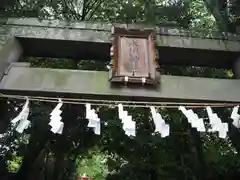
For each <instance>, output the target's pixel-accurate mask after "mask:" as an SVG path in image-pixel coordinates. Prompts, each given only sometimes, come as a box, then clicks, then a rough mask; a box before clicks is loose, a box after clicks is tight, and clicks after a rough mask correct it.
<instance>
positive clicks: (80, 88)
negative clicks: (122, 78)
mask: <svg viewBox="0 0 240 180" xmlns="http://www.w3.org/2000/svg"><path fill="white" fill-rule="evenodd" d="M239 89H240V80H228V79H209V78H193V77H179V76H162V78H161V87H159V88H158V89H146V88H143V87H139V88H129V87H126V86H123V87H120V88H119V87H118V88H113V87H111V85H110V83H109V82H108V74H107V72H102V71H78V70H63V69H61V70H60V69H44V68H24V67H12V68H11V69H10V71H9V73H8V74H7V75H5V77H4V79H3V81H2V82H1V83H0V92H6V91H7V92H8V93H12V94H21V95H32V94H37V95H38V96H43V95H49V94H51V95H53V96H59V95H65V96H68V97H69V96H81V97H84V98H102V99H103V98H104V99H111V98H114V99H116V100H118V99H119V100H120V99H128V100H129V98H130V99H131V100H134V99H135V100H136V99H137V100H143V99H144V100H154V101H167V100H170V101H182V100H184V101H195V102H209V101H216V102H237V103H239V102H240V94H239Z"/></svg>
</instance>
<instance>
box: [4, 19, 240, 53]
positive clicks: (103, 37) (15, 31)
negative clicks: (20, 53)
mask: <svg viewBox="0 0 240 180" xmlns="http://www.w3.org/2000/svg"><path fill="white" fill-rule="evenodd" d="M113 25H115V26H124V27H126V26H128V27H129V28H140V29H145V28H153V29H155V30H156V32H157V35H158V36H157V37H158V38H157V39H158V45H159V46H160V47H161V46H169V47H177V48H190V49H204V50H205V49H212V50H220V51H233V52H238V51H239V49H240V42H239V41H238V40H240V36H239V35H233V34H228V35H227V36H224V37H223V36H222V35H219V33H216V32H210V33H209V32H208V34H207V33H206V32H196V31H195V32H194V31H186V30H183V29H173V28H166V27H150V26H145V25H132V24H129V25H126V24H109V23H99V22H94V23H91V22H67V21H59V20H51V21H50V20H41V21H40V20H38V19H35V18H22V19H16V18H15V19H14V18H9V19H8V20H7V21H6V22H5V26H6V28H9V31H10V33H11V34H12V35H14V36H17V37H26V38H43V39H61V40H75V41H89V42H105V43H110V38H109V35H110V30H111V27H112V26H113ZM216 34H217V35H216ZM199 37H200V38H199ZM222 39H225V40H222ZM227 39H228V40H227Z"/></svg>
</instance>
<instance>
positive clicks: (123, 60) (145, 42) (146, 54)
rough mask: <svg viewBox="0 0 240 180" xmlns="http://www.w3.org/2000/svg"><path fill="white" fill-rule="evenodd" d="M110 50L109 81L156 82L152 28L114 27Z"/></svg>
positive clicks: (155, 59)
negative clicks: (130, 28) (131, 28)
mask: <svg viewBox="0 0 240 180" xmlns="http://www.w3.org/2000/svg"><path fill="white" fill-rule="evenodd" d="M111 51H112V52H111V56H112V60H113V61H112V69H111V70H110V81H111V82H126V79H127V82H130V83H131V82H133V83H141V84H142V83H146V84H156V83H157V81H158V80H157V78H156V68H157V63H156V62H157V58H156V48H155V34H154V31H153V30H143V31H142V30H127V29H124V28H114V31H113V46H112V48H111Z"/></svg>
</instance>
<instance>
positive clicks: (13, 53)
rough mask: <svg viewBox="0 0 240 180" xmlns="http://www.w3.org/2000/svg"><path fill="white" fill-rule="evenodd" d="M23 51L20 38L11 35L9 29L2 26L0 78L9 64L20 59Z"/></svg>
mask: <svg viewBox="0 0 240 180" xmlns="http://www.w3.org/2000/svg"><path fill="white" fill-rule="evenodd" d="M22 52H23V51H22V47H21V45H20V44H19V42H18V40H17V39H16V38H15V37H12V36H9V34H8V31H7V30H6V29H3V28H1V27H0V80H1V79H2V76H3V75H4V73H5V71H6V69H7V68H8V67H9V65H10V64H11V63H12V62H16V61H18V60H19V58H20V56H21V55H22Z"/></svg>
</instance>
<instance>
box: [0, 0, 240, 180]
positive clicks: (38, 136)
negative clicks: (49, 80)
mask: <svg viewBox="0 0 240 180" xmlns="http://www.w3.org/2000/svg"><path fill="white" fill-rule="evenodd" d="M215 3H216V1H215ZM232 3H233V2H232ZM213 4H214V2H213V1H203V0H194V1H164V0H148V1H145V0H114V1H113V0H74V1H73V0H71V1H70V0H51V1H50V0H46V1H42V0H39V1H35V0H21V1H16V2H14V1H13V2H11V3H9V4H7V5H6V4H5V5H2V6H0V7H3V8H2V12H4V13H2V16H12V17H38V18H40V19H44V18H47V19H52V18H57V19H64V20H69V21H71V20H92V21H95V20H98V21H107V22H119V23H132V22H137V23H145V24H151V25H160V26H177V27H183V28H191V29H193V30H195V29H201V30H202V31H204V33H207V35H209V31H210V30H218V29H219V28H223V27H224V28H225V29H224V31H226V30H228V26H227V25H228V24H231V23H235V22H237V19H239V17H238V16H237V12H236V10H235V9H237V8H239V7H238V5H237V3H236V2H235V5H234V7H233V9H232V10H231V11H230V14H229V16H228V19H226V13H225V14H223V15H222V14H221V13H220V6H219V4H218V6H214V7H213ZM222 9H223V10H224V9H226V7H225V8H222ZM223 17H224V18H223ZM230 17H231V18H230ZM229 19H230V20H229ZM231 21H232V22H231ZM220 22H221V23H222V22H224V24H223V25H224V26H221V23H220ZM205 35H206V34H205ZM25 61H27V62H30V63H31V66H33V67H50V68H69V69H85V70H106V67H105V64H104V63H102V62H98V61H83V60H69V59H64V60H63V59H54V58H35V57H34V58H32V57H28V58H27V59H25ZM161 67H162V68H163V69H162V72H163V73H164V74H172V75H185V76H198V77H216V78H232V72H231V71H229V70H222V69H213V68H203V67H181V68H180V67H173V66H171V67H170V66H161ZM21 105H22V102H19V101H11V102H9V103H7V102H3V106H2V107H5V108H6V109H1V115H2V116H3V114H4V118H3V117H2V118H3V119H4V120H9V119H11V118H12V117H13V116H15V115H16V114H17V112H16V111H15V110H14V108H15V107H16V106H17V107H20V106H21ZM53 107H54V104H50V103H32V104H31V115H30V120H31V121H32V126H31V128H30V129H29V130H27V131H25V132H24V133H23V135H19V134H16V133H13V132H12V131H11V128H10V129H9V130H8V131H7V132H8V133H7V134H8V135H7V136H9V138H7V139H8V141H5V140H3V139H1V144H5V146H4V148H3V150H4V151H3V152H1V156H2V157H3V158H2V159H3V160H2V161H3V162H4V163H5V162H8V167H9V171H13V172H16V171H17V170H18V171H17V173H16V177H15V179H27V177H34V179H37V178H39V180H42V179H47V180H50V179H51V180H52V179H54V178H55V179H58V180H61V179H64V180H66V179H70V178H71V177H72V176H73V175H75V174H77V175H82V174H83V173H86V174H87V175H89V176H91V177H94V180H102V179H105V178H106V179H109V180H111V179H114V180H118V179H123V178H124V179H131V180H135V179H136V180H141V179H144V180H148V179H149V180H150V179H154V180H158V179H169V180H170V179H220V177H221V179H230V177H231V176H233V175H234V173H238V172H239V168H240V164H239V162H240V158H239V155H238V152H239V151H240V146H239V142H238V137H239V132H238V130H236V129H234V128H233V127H232V126H230V133H229V138H228V139H226V140H220V139H219V138H218V137H217V136H216V134H208V133H198V132H196V131H195V130H193V129H192V128H191V127H190V126H189V124H188V123H186V119H185V118H184V117H183V116H182V115H180V114H179V112H178V111H176V110H173V109H164V108H162V109H160V112H161V114H162V115H163V117H164V118H165V119H166V120H167V123H169V124H170V127H171V134H170V136H169V137H167V138H165V139H162V138H161V137H160V135H159V134H153V129H154V127H153V123H152V121H151V120H150V119H149V112H148V109H144V108H142V109H141V108H131V109H128V110H129V112H130V113H131V114H132V115H133V117H134V120H135V121H136V123H137V137H136V138H129V137H128V136H126V135H125V134H124V132H123V130H122V127H121V126H122V124H121V123H120V121H119V119H118V117H117V111H116V109H115V108H111V107H107V108H106V107H97V109H99V112H98V113H99V116H100V118H101V120H103V121H104V123H103V124H102V135H101V136H95V135H94V134H93V132H92V130H91V129H89V128H87V121H86V119H85V118H83V117H84V116H85V111H84V106H74V105H65V106H64V109H63V121H64V123H65V127H64V132H63V135H53V134H51V133H50V132H49V127H48V125H47V124H48V122H49V113H50V111H51V110H52V108H53ZM197 112H198V113H199V114H200V115H201V117H204V118H206V117H207V116H206V112H204V111H202V110H197ZM217 112H218V114H220V115H221V119H223V120H224V121H226V122H230V121H229V119H227V117H229V114H230V112H229V110H226V111H224V110H222V109H219V110H217ZM229 124H230V123H229ZM9 147H11V148H9ZM96 147H98V148H97V149H96ZM4 163H3V164H4Z"/></svg>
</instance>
